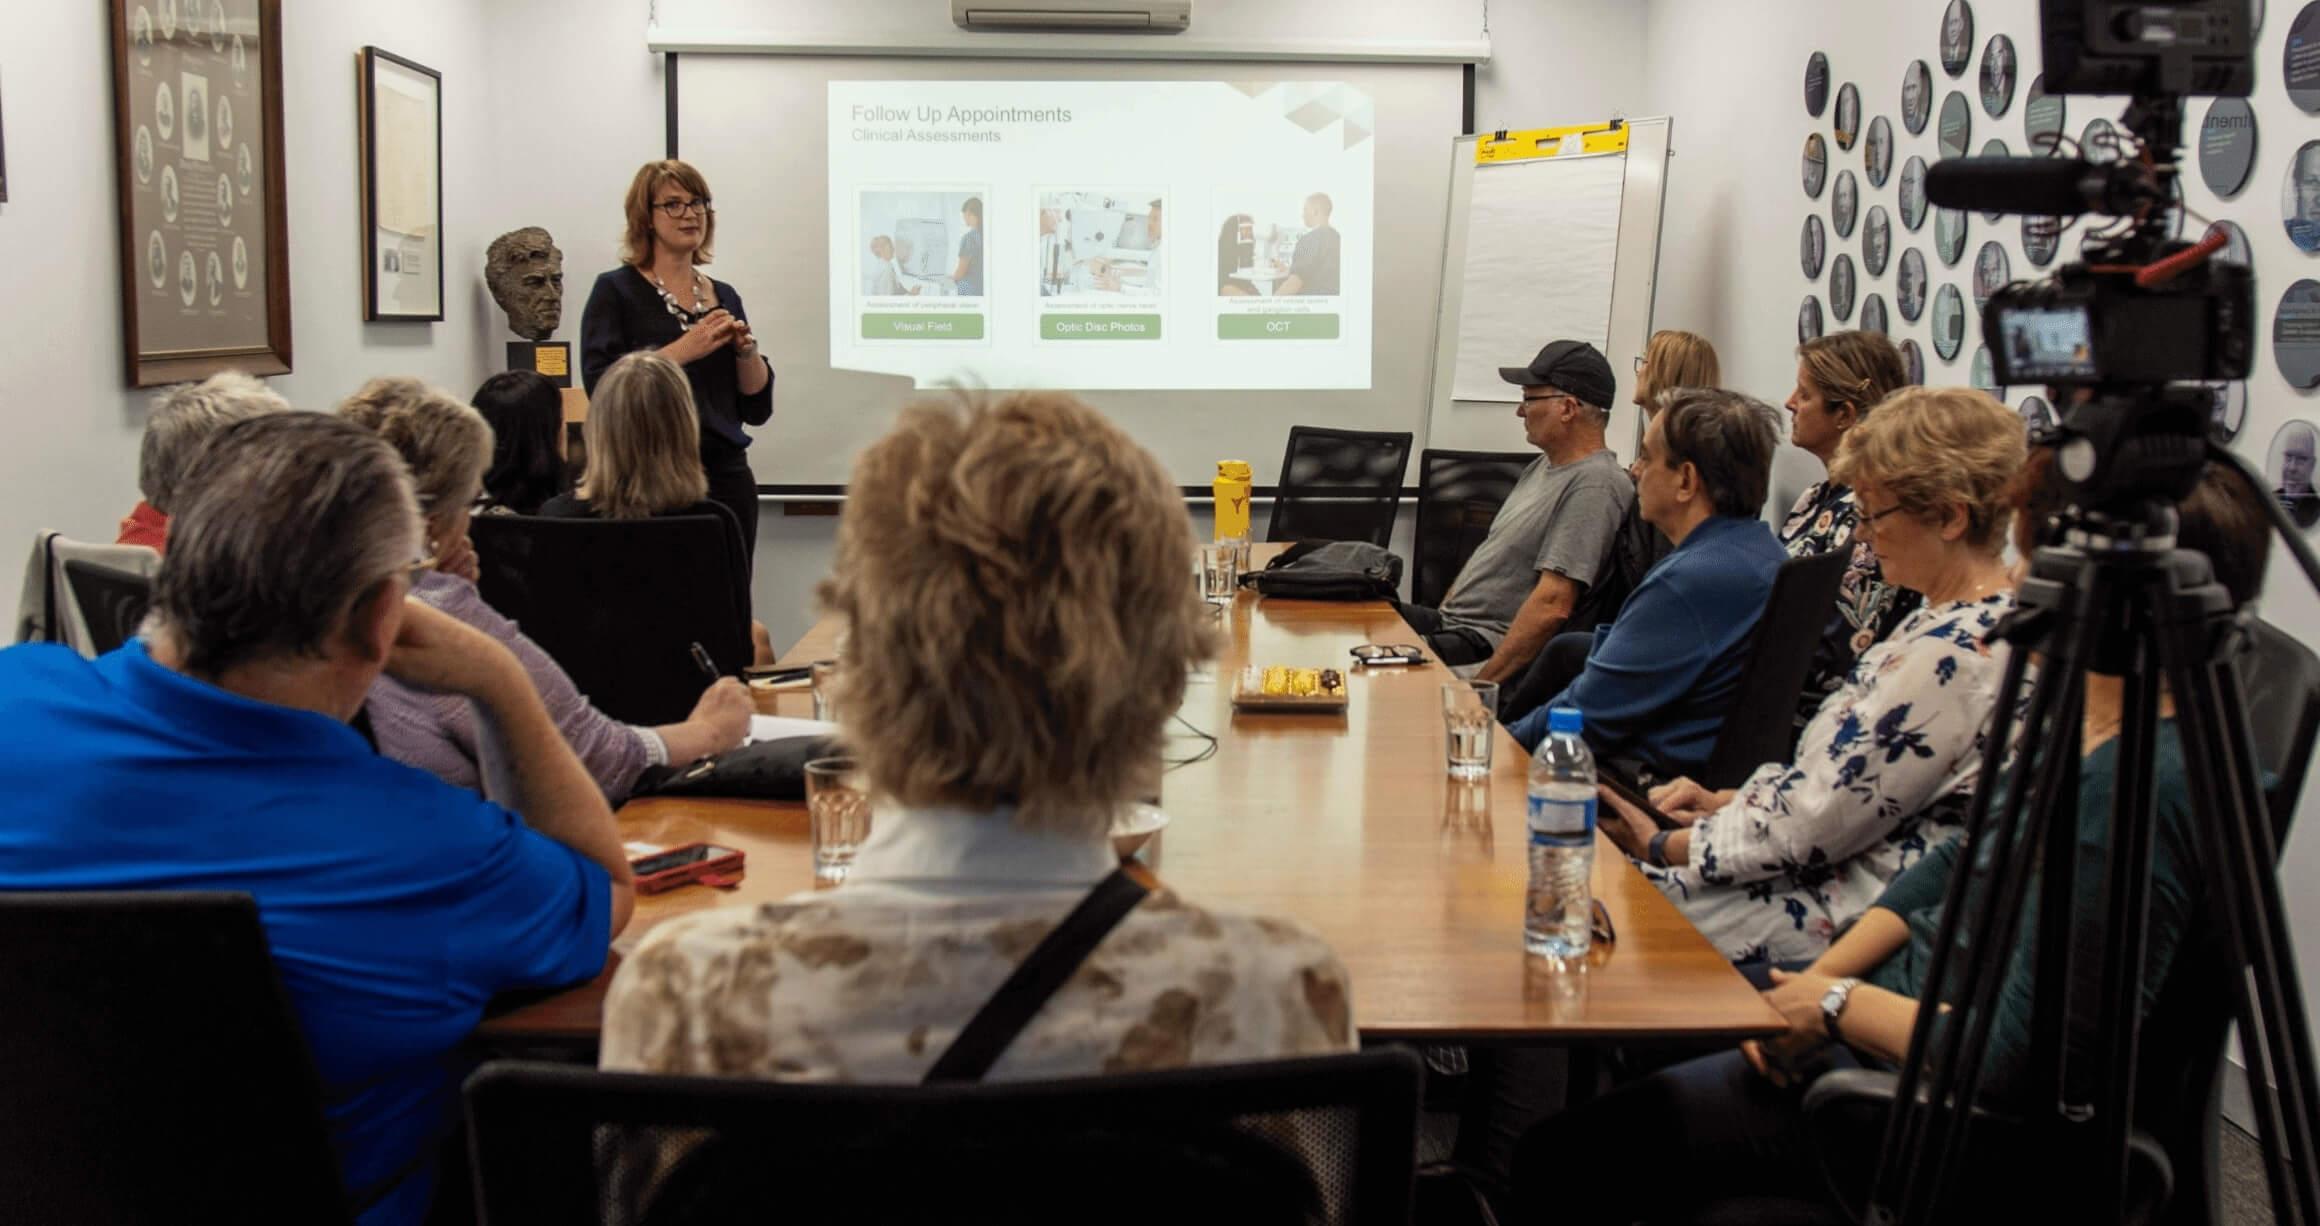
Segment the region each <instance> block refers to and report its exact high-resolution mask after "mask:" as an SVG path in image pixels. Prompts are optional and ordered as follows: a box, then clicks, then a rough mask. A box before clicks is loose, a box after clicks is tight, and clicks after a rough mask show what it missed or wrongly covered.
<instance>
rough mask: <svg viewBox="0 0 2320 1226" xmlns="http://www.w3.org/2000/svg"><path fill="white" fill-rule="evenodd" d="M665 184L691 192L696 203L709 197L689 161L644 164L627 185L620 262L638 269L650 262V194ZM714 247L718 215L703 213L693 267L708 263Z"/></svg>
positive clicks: (651, 196) (651, 240)
mask: <svg viewBox="0 0 2320 1226" xmlns="http://www.w3.org/2000/svg"><path fill="white" fill-rule="evenodd" d="M668 183H675V184H676V185H677V186H679V187H681V188H684V189H685V190H686V191H688V192H690V193H692V196H693V199H695V200H707V199H708V198H709V181H708V180H707V179H704V178H702V177H701V172H700V171H698V170H695V169H693V164H692V163H691V162H681V161H678V160H677V159H676V158H664V159H662V160H660V161H657V162H646V163H645V164H644V165H642V166H639V167H637V170H636V177H635V178H634V179H631V180H629V182H628V201H627V204H626V206H625V208H626V212H627V218H628V226H627V230H626V231H625V232H624V233H623V234H622V235H621V236H620V258H621V260H622V262H624V263H629V264H635V265H637V266H639V267H642V266H644V265H646V264H650V263H651V262H652V257H653V223H652V207H653V194H654V193H655V192H658V191H659V190H661V187H662V186H663V185H665V184H668ZM716 244H717V214H716V213H715V212H714V211H709V212H706V213H704V214H702V217H701V245H700V246H699V247H696V248H694V249H693V262H694V263H695V264H706V263H708V262H709V260H710V258H711V257H712V254H713V253H712V250H711V249H712V248H714V247H715V246H716Z"/></svg>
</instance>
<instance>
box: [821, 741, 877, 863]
mask: <svg viewBox="0 0 2320 1226" xmlns="http://www.w3.org/2000/svg"><path fill="white" fill-rule="evenodd" d="M806 818H807V820H808V822H809V823H810V824H811V826H812V831H813V841H814V884H816V885H836V884H838V883H839V882H842V881H844V880H845V879H846V873H847V871H848V870H850V869H852V868H853V867H854V854H855V853H856V852H858V851H860V850H862V843H863V841H864V840H866V839H868V838H869V837H870V794H869V793H868V792H865V791H863V790H862V781H861V777H860V776H859V775H858V774H856V773H855V768H854V760H853V759H852V758H816V759H814V760H813V761H811V762H808V763H806Z"/></svg>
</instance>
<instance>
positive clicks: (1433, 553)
mask: <svg viewBox="0 0 2320 1226" xmlns="http://www.w3.org/2000/svg"><path fill="white" fill-rule="evenodd" d="M1538 458H1539V454H1538V453H1537V452H1535V451H1444V450H1440V449H1437V448H1433V447H1428V448H1427V449H1426V450H1424V451H1421V452H1419V453H1418V533H1417V543H1416V547H1415V549H1414V550H1413V552H1414V553H1415V555H1416V557H1415V558H1414V559H1413V564H1412V566H1411V568H1410V603H1411V604H1417V605H1424V606H1426V607H1428V608H1433V607H1434V606H1436V605H1439V604H1441V603H1442V598H1443V597H1444V596H1446V595H1448V594H1449V592H1450V584H1451V583H1452V581H1454V580H1456V579H1457V578H1458V572H1459V570H1460V568H1462V567H1464V566H1465V565H1466V559H1468V558H1471V557H1473V556H1474V551H1475V550H1476V549H1478V548H1480V547H1481V546H1482V538H1484V537H1486V536H1488V535H1490V524H1491V521H1492V520H1495V519H1497V518H1498V508H1499V507H1500V506H1501V505H1502V504H1504V503H1505V502H1506V496H1507V495H1508V494H1509V493H1512V492H1513V490H1514V484H1515V482H1516V481H1518V480H1520V479H1521V478H1522V474H1523V470H1524V469H1526V468H1528V467H1530V464H1531V461H1533V460H1536V459H1538Z"/></svg>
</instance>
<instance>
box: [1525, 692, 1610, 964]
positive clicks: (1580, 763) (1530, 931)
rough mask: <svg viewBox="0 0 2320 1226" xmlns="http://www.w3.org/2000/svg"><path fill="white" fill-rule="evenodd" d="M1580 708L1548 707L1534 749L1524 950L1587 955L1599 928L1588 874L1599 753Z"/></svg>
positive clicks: (1552, 955) (1549, 954)
mask: <svg viewBox="0 0 2320 1226" xmlns="http://www.w3.org/2000/svg"><path fill="white" fill-rule="evenodd" d="M1582 726H1583V721H1582V720H1581V719H1580V717H1579V711H1578V709H1577V708H1576V707H1556V708H1555V709H1554V710H1552V711H1549V712H1547V739H1546V740H1544V741H1541V742H1539V749H1538V752H1537V753H1534V754H1532V755H1531V784H1530V832H1531V884H1530V890H1529V891H1528V892H1527V894H1526V895H1525V901H1524V906H1523V948H1524V949H1526V950H1528V951H1529V952H1531V953H1534V954H1542V955H1545V956H1546V957H1550V958H1583V957H1585V956H1586V954H1587V946H1588V944H1589V938H1590V934H1591V933H1592V932H1593V925H1592V924H1591V923H1590V920H1591V918H1592V915H1591V906H1592V898H1591V897H1590V895H1589V893H1588V877H1589V874H1590V873H1591V872H1592V871H1593V870H1594V867H1595V755H1593V754H1591V753H1589V752H1588V751H1587V742H1586V741H1584V740H1582V739H1580V736H1579V733H1580V732H1581V730H1582Z"/></svg>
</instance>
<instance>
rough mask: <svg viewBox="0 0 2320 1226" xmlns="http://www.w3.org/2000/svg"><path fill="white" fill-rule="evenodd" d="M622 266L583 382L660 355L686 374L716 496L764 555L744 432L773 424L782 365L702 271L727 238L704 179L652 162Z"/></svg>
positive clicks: (735, 300)
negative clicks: (646, 355) (638, 355)
mask: <svg viewBox="0 0 2320 1226" xmlns="http://www.w3.org/2000/svg"><path fill="white" fill-rule="evenodd" d="M627 218H628V225H627V230H626V231H625V233H624V234H623V236H622V238H621V245H620V257H621V266H620V267H618V268H615V269H613V270H612V271H610V272H608V273H605V274H603V275H602V276H599V277H597V278H596V288H595V289H593V290H590V291H589V293H588V306H587V309H586V310H585V311H584V312H582V314H581V316H580V375H581V379H582V380H583V381H584V382H585V383H586V385H587V387H588V391H589V394H590V395H591V396H593V395H594V394H595V392H596V384H597V381H598V380H599V379H602V378H603V377H604V372H605V371H607V370H609V369H611V367H612V364H613V363H614V362H616V361H619V360H620V359H621V358H623V357H625V356H627V355H629V354H631V353H635V352H637V351H638V350H651V351H654V352H657V353H659V354H660V355H661V356H662V357H665V358H667V359H669V360H670V361H672V362H674V363H676V364H677V365H678V366H679V367H680V368H682V369H683V370H684V373H685V381H686V382H687V383H688V384H690V385H691V386H692V391H693V404H694V405H695V407H697V408H698V409H699V410H700V415H701V469H702V471H703V472H704V473H705V474H706V475H707V477H708V482H709V495H708V496H709V498H710V499H711V500H712V501H714V502H716V503H718V504H719V505H721V506H723V507H724V508H725V509H727V510H729V511H731V512H732V513H733V518H734V519H735V520H736V521H737V522H738V523H739V524H740V525H741V541H742V546H743V555H744V557H747V556H749V555H752V554H754V552H755V551H756V548H757V477H756V475H755V474H754V473H752V472H750V471H749V454H748V449H749V436H748V435H747V434H745V433H743V432H742V427H743V426H745V425H748V426H762V425H764V424H765V423H766V422H768V421H770V420H772V418H773V365H772V364H771V363H770V362H768V361H766V359H765V357H764V355H762V354H761V353H759V352H758V348H757V338H756V337H755V336H754V335H752V334H751V332H750V330H749V317H748V314H747V313H746V312H744V311H743V310H742V308H741V295H740V294H739V293H737V292H735V291H734V289H733V287H732V286H730V285H727V284H725V283H724V282H721V281H715V280H711V279H710V278H709V276H708V274H706V273H703V272H702V271H700V266H701V265H703V264H706V263H708V262H709V258H710V248H711V244H712V243H713V242H714V240H715V239H716V237H717V214H716V212H715V211H714V210H713V209H711V207H710V204H709V184H708V181H707V180H705V179H703V178H702V177H701V172H700V171H698V170H695V169H693V168H692V167H691V166H689V165H687V164H686V163H684V162H679V161H676V160H674V159H671V160H668V161H662V162H647V163H645V164H644V166H643V167H642V168H641V169H639V170H638V171H637V172H636V179H635V180H634V181H633V182H631V183H630V184H629V187H628V202H627Z"/></svg>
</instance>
